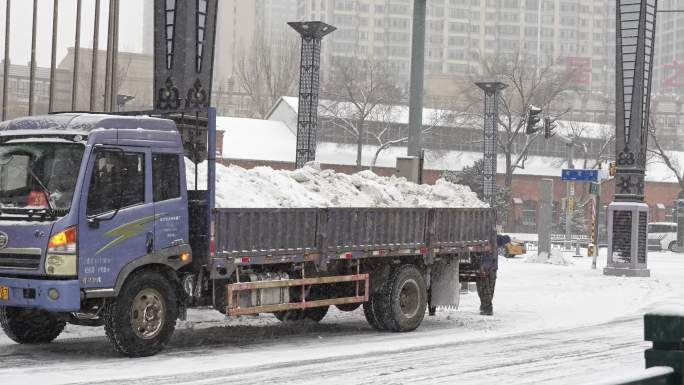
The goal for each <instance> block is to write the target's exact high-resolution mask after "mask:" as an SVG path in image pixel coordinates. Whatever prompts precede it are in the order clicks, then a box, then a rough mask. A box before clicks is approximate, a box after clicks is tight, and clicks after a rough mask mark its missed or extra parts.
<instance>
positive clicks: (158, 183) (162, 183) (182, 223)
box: [152, 152, 188, 251]
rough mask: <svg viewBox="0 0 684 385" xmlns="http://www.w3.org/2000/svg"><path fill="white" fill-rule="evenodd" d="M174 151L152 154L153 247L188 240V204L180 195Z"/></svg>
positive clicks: (179, 173) (157, 248)
mask: <svg viewBox="0 0 684 385" xmlns="http://www.w3.org/2000/svg"><path fill="white" fill-rule="evenodd" d="M180 166H181V159H180V156H179V155H178V154H170V153H158V152H153V153H152V191H153V194H152V195H153V200H154V214H155V216H156V217H157V218H158V219H157V221H156V222H155V223H154V250H155V251H161V250H164V249H168V248H171V247H173V246H178V245H181V244H187V243H188V205H187V202H186V201H185V199H184V198H183V194H182V189H181V187H182V185H181V183H182V181H181V172H180Z"/></svg>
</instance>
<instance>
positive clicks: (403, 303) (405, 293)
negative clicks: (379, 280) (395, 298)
mask: <svg viewBox="0 0 684 385" xmlns="http://www.w3.org/2000/svg"><path fill="white" fill-rule="evenodd" d="M419 297H420V292H419V289H418V283H416V281H414V280H412V279H410V280H407V281H406V282H404V285H403V286H402V287H401V291H400V292H399V307H400V308H401V312H402V313H403V314H404V316H406V317H407V318H412V317H413V316H415V315H416V313H417V312H418V303H419V302H420V301H419V299H420V298H419Z"/></svg>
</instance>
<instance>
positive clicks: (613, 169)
mask: <svg viewBox="0 0 684 385" xmlns="http://www.w3.org/2000/svg"><path fill="white" fill-rule="evenodd" d="M609 174H610V176H615V175H616V174H617V165H616V164H615V162H610V170H609Z"/></svg>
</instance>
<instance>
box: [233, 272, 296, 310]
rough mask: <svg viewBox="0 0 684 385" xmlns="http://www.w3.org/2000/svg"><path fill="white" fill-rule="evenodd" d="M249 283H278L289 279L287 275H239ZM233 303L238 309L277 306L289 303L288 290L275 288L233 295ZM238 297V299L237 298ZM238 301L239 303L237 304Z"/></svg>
mask: <svg viewBox="0 0 684 385" xmlns="http://www.w3.org/2000/svg"><path fill="white" fill-rule="evenodd" d="M241 278H246V279H247V280H248V281H249V282H259V281H280V280H286V279H290V276H289V275H288V274H287V273H250V274H246V275H241ZM234 296H235V297H234V298H233V301H234V303H239V306H240V307H243V308H244V307H255V306H266V305H278V304H281V303H288V302H290V288H288V287H276V288H269V289H253V290H245V291H240V292H236V293H234ZM238 296H239V298H237V297H238ZM238 300H239V302H237V301H238Z"/></svg>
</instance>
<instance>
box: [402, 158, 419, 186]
mask: <svg viewBox="0 0 684 385" xmlns="http://www.w3.org/2000/svg"><path fill="white" fill-rule="evenodd" d="M396 174H397V176H400V177H404V178H406V179H408V180H409V181H411V182H414V183H420V158H418V157H415V156H407V157H400V158H397V172H396Z"/></svg>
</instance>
